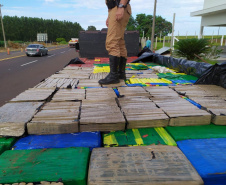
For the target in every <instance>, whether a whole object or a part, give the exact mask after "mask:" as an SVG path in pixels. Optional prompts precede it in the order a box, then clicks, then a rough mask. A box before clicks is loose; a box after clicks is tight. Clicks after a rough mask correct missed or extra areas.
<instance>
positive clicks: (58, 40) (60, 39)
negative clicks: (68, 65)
mask: <svg viewBox="0 0 226 185" xmlns="http://www.w3.org/2000/svg"><path fill="white" fill-rule="evenodd" d="M56 41H57V42H62V41H66V40H65V38H57V39H56Z"/></svg>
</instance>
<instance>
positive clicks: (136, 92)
mask: <svg viewBox="0 0 226 185" xmlns="http://www.w3.org/2000/svg"><path fill="white" fill-rule="evenodd" d="M118 91H119V93H120V95H124V96H147V97H149V96H150V94H149V93H148V92H146V91H145V90H144V89H143V88H142V87H118Z"/></svg>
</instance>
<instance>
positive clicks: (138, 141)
mask: <svg viewBox="0 0 226 185" xmlns="http://www.w3.org/2000/svg"><path fill="white" fill-rule="evenodd" d="M103 138H104V146H105V147H114V146H116V147H117V146H120V147H122V146H147V145H151V144H155V145H158V144H162V145H171V146H176V145H177V144H176V142H175V141H174V140H173V139H172V137H171V136H170V135H169V134H168V133H167V132H166V130H165V129H164V128H162V127H159V128H140V129H128V130H126V131H125V132H122V131H116V132H110V133H109V134H104V135H103Z"/></svg>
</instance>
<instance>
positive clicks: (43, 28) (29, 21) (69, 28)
mask: <svg viewBox="0 0 226 185" xmlns="http://www.w3.org/2000/svg"><path fill="white" fill-rule="evenodd" d="M3 23H4V30H5V36H6V40H7V41H8V40H11V41H24V42H27V41H29V42H30V41H36V40H37V33H47V34H48V41H52V42H56V39H57V38H65V40H66V41H69V40H70V39H71V38H74V37H75V38H76V37H78V36H79V32H80V31H82V30H84V29H83V28H82V27H81V25H80V24H79V23H77V22H75V23H73V22H69V21H59V20H53V19H42V18H32V17H17V16H13V17H11V16H4V17H3ZM0 40H3V35H2V28H0Z"/></svg>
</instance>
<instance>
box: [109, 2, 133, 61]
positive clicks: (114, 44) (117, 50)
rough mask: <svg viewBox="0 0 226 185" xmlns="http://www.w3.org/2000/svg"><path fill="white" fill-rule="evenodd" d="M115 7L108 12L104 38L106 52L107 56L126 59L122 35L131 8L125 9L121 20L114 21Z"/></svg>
mask: <svg viewBox="0 0 226 185" xmlns="http://www.w3.org/2000/svg"><path fill="white" fill-rule="evenodd" d="M116 11H117V7H114V8H112V9H110V10H109V12H108V32H107V38H106V50H107V51H108V54H109V55H112V56H117V57H125V58H127V50H126V45H125V40H124V33H125V29H126V26H127V24H128V22H129V18H130V15H131V6H130V5H129V4H128V5H127V7H126V8H125V11H124V15H123V18H122V19H121V20H119V21H117V20H116Z"/></svg>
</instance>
